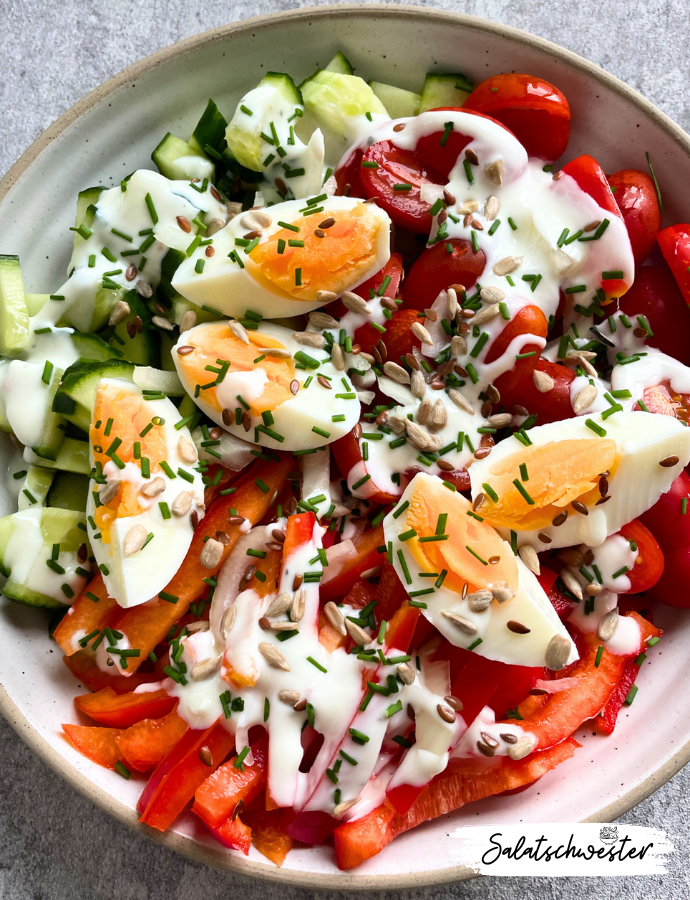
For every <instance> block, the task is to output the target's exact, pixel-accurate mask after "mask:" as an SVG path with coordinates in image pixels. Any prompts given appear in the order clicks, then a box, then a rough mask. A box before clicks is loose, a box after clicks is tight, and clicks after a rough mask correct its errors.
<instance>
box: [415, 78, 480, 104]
mask: <svg viewBox="0 0 690 900" xmlns="http://www.w3.org/2000/svg"><path fill="white" fill-rule="evenodd" d="M473 87H474V86H473V84H472V82H471V81H469V80H468V79H467V78H466V77H465V76H464V75H459V74H457V75H436V74H434V73H433V72H429V74H428V75H427V76H426V78H425V79H424V87H423V88H422V99H421V103H420V105H419V111H420V112H426V110H427V109H436V107H438V106H462V105H463V103H464V102H465V100H467V98H468V97H469V95H470V94H471V92H472V89H473Z"/></svg>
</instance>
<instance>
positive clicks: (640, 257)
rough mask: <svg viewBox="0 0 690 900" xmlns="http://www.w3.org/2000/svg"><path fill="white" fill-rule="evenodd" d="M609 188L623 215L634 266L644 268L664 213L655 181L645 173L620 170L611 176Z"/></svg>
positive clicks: (633, 170)
mask: <svg viewBox="0 0 690 900" xmlns="http://www.w3.org/2000/svg"><path fill="white" fill-rule="evenodd" d="M608 181H609V185H610V186H611V190H612V191H613V193H614V196H615V199H616V204H617V205H618V208H619V209H620V211H621V213H622V214H623V221H624V222H625V227H626V228H627V229H628V237H629V238H630V244H631V246H632V251H633V256H634V257H635V265H636V266H639V265H641V264H642V263H643V262H644V261H645V260H646V259H647V257H648V256H649V254H650V253H651V252H652V250H653V249H654V244H655V243H656V236H657V232H658V231H659V229H660V228H661V212H660V211H659V201H658V200H657V197H656V188H655V187H654V182H653V181H652V179H651V178H650V177H649V175H647V173H646V172H640V171H638V170H637V169H621V171H620V172H615V173H614V174H613V175H609V179H608Z"/></svg>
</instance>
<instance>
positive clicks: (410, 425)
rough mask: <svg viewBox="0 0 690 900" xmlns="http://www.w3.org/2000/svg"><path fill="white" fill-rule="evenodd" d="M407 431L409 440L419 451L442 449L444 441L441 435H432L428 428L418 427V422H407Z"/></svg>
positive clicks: (407, 420)
mask: <svg viewBox="0 0 690 900" xmlns="http://www.w3.org/2000/svg"><path fill="white" fill-rule="evenodd" d="M389 418H390V417H389ZM405 429H406V430H407V436H408V438H409V439H410V441H411V442H412V443H413V444H414V445H415V447H417V448H418V449H419V450H440V449H441V445H442V444H443V441H442V440H441V437H440V435H438V434H430V433H429V432H428V431H427V430H426V428H422V426H421V425H417V423H416V422H410V420H409V419H406V420H405Z"/></svg>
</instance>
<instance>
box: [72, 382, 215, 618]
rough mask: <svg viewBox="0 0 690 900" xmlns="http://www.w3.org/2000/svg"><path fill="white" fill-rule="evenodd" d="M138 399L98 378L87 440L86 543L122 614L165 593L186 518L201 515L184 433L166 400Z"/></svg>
mask: <svg viewBox="0 0 690 900" xmlns="http://www.w3.org/2000/svg"><path fill="white" fill-rule="evenodd" d="M145 393H146V392H144V393H142V391H141V390H140V389H139V388H138V387H136V386H135V385H133V384H130V383H128V382H125V381H119V380H117V379H103V381H101V382H100V384H99V386H98V391H97V394H96V402H95V406H94V414H93V420H92V425H91V433H90V440H91V456H92V464H93V466H94V467H95V470H96V477H95V479H92V480H91V485H90V487H91V490H90V491H89V497H88V502H87V510H86V512H87V523H88V534H89V540H90V541H91V546H92V547H93V553H94V556H95V557H96V562H97V563H98V566H99V568H100V570H101V572H102V573H103V577H104V580H105V585H106V588H107V589H108V593H109V594H110V595H111V597H115V598H116V599H117V602H118V603H119V604H120V606H124V607H130V606H138V605H139V604H140V603H145V602H146V601H147V600H151V599H152V598H153V597H156V596H157V595H158V594H159V592H160V591H161V590H163V589H164V588H165V586H166V585H167V584H168V582H169V581H170V580H171V579H172V577H173V575H174V574H175V573H176V572H177V570H178V569H179V568H180V565H181V563H182V560H183V559H184V557H185V554H186V553H187V550H188V549H189V545H190V543H191V540H192V535H193V533H194V529H193V527H192V523H191V519H192V518H193V517H196V518H200V517H201V516H203V508H204V488H203V484H202V481H201V476H200V474H199V473H198V472H197V471H196V449H195V448H194V444H193V443H192V440H191V437H190V434H189V430H188V429H187V428H181V429H179V430H176V429H175V427H174V426H175V424H176V423H178V422H179V421H180V418H181V417H180V414H179V413H178V411H177V409H176V408H175V407H174V406H173V404H172V403H171V401H170V400H168V399H167V398H166V397H163V396H162V395H160V394H158V395H157V394H156V392H151V395H152V396H153V397H156V396H157V397H159V398H160V399H147V397H146V396H145ZM101 473H102V475H101Z"/></svg>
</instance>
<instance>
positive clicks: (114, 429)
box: [89, 381, 168, 544]
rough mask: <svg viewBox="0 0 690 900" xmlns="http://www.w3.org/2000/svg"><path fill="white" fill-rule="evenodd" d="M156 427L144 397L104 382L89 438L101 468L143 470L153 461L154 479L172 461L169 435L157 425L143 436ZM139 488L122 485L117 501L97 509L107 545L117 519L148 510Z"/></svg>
mask: <svg viewBox="0 0 690 900" xmlns="http://www.w3.org/2000/svg"><path fill="white" fill-rule="evenodd" d="M151 423H152V416H151V410H150V408H149V407H148V404H147V403H146V401H145V400H144V399H143V397H142V396H141V395H140V394H138V393H136V392H134V393H133V392H132V391H128V390H127V389H126V388H123V387H120V386H118V385H117V384H114V383H113V382H109V381H101V383H100V384H99V385H98V390H97V391H96V402H95V404H94V414H93V420H92V424H91V430H90V433H89V438H90V440H91V450H92V452H93V460H94V465H95V466H96V467H97V468H100V466H105V465H106V464H107V463H108V462H111V461H112V462H115V464H116V465H117V466H118V467H121V465H120V464H125V463H128V462H131V463H134V464H135V465H137V466H141V458H144V459H147V460H148V461H149V468H150V472H151V477H152V478H153V477H155V473H156V472H157V471H160V463H161V461H162V460H165V459H167V458H168V447H167V441H166V439H165V432H164V431H163V429H162V428H160V427H158V426H156V425H155V424H154V425H153V427H152V428H149V429H148V431H147V432H146V434H144V436H143V437H142V436H141V432H142V431H144V430H145V429H146V428H147V426H148V425H150V424H151ZM135 442H138V444H139V447H140V452H139V458H137V459H135V457H134V444H135ZM139 487H140V485H138V484H132V483H131V482H129V481H124V480H123V481H122V484H121V485H120V489H119V490H118V492H117V494H116V495H115V497H113V498H112V500H110V501H109V502H108V503H106V504H102V505H101V506H99V507H97V508H96V510H95V512H94V519H95V520H96V525H97V526H98V529H99V531H100V533H101V539H102V540H103V542H104V543H106V544H107V543H110V528H111V525H112V523H113V522H114V521H115V519H122V518H125V517H127V516H137V515H139V513H141V512H143V510H144V508H145V507H143V506H142V505H141V504H140V503H139Z"/></svg>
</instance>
